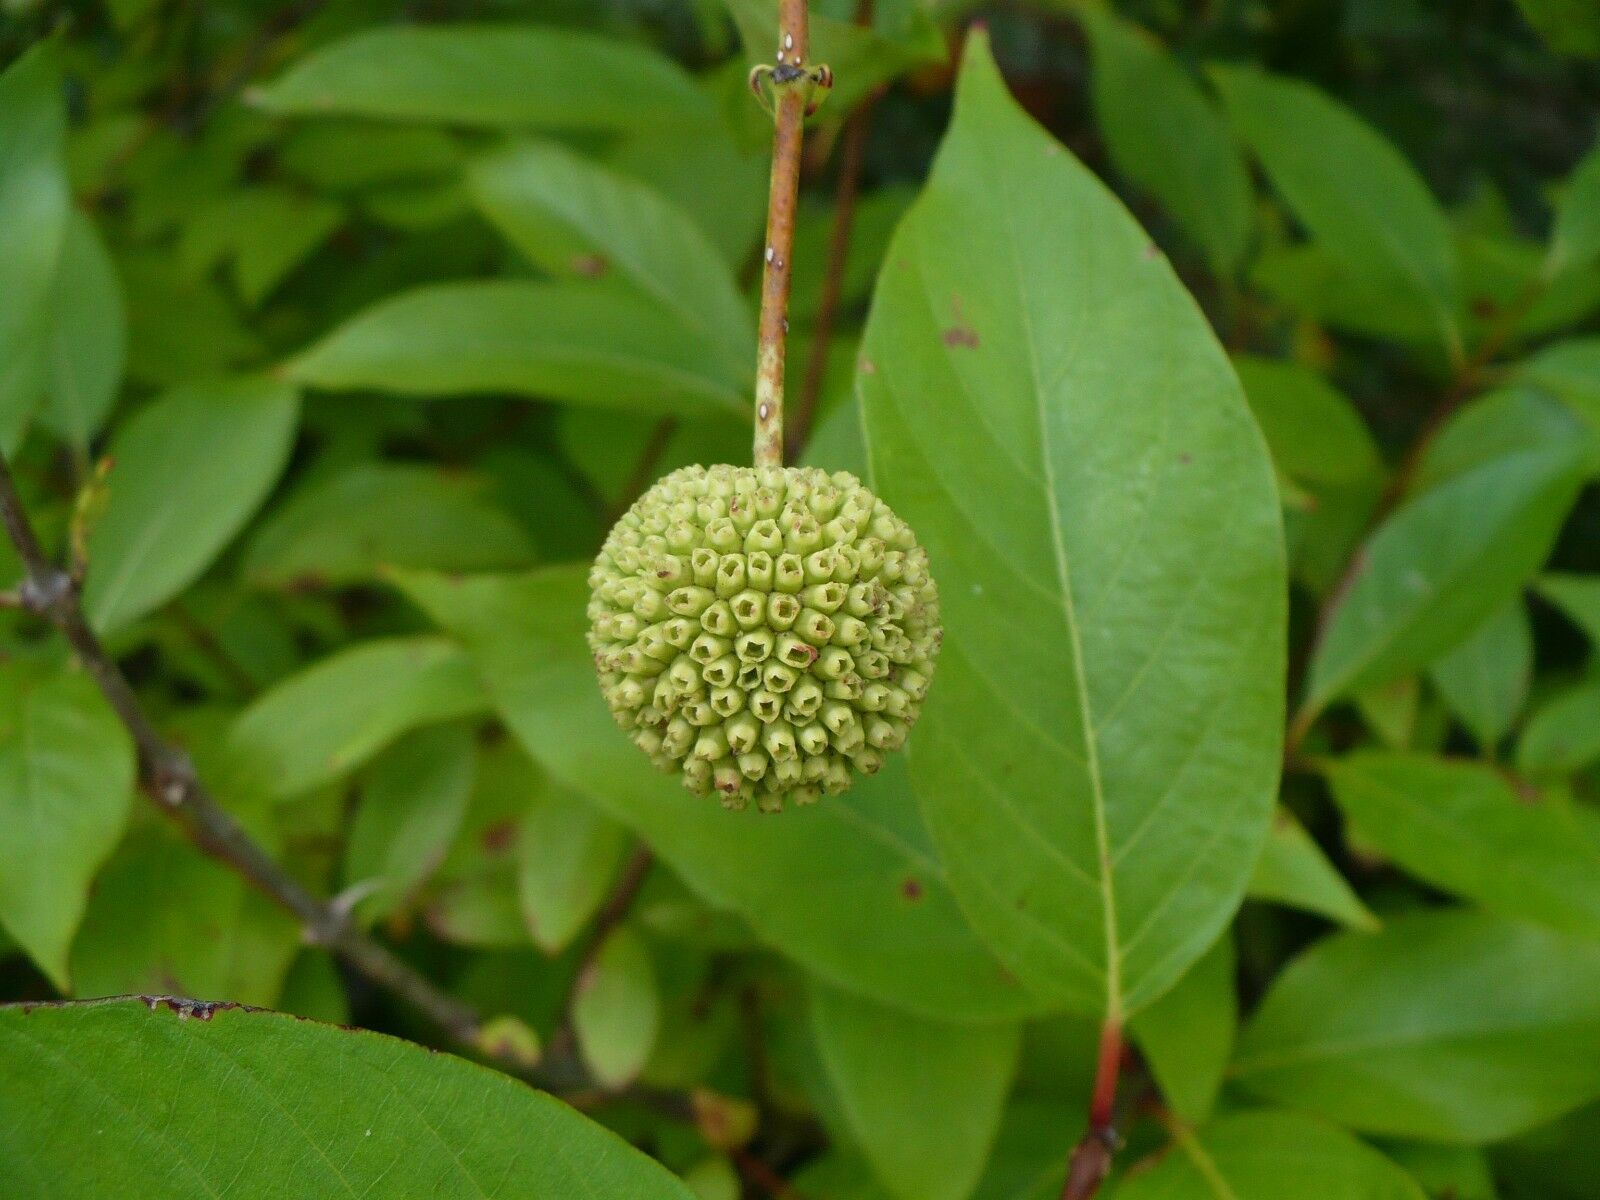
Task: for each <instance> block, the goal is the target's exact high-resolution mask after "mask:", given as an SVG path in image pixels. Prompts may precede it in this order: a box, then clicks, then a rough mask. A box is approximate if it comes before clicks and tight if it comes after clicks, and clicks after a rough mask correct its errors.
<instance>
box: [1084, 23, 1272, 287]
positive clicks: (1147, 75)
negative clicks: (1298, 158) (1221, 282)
mask: <svg viewBox="0 0 1600 1200" xmlns="http://www.w3.org/2000/svg"><path fill="white" fill-rule="evenodd" d="M1084 25H1085V28H1086V29H1087V30H1088V32H1089V41H1090V45H1091V47H1092V48H1093V51H1094V106H1095V115H1096V116H1097V117H1098V118H1099V122H1100V128H1101V132H1102V133H1104V135H1105V138H1106V144H1107V146H1108V148H1109V149H1110V151H1111V157H1112V161H1113V162H1115V163H1116V165H1117V169H1118V170H1120V171H1121V172H1122V173H1123V174H1124V175H1126V176H1127V177H1128V178H1129V179H1131V180H1133V181H1134V182H1135V183H1137V184H1138V185H1139V186H1140V187H1142V188H1145V189H1147V190H1148V191H1150V192H1151V193H1153V194H1154V195H1155V196H1156V197H1157V198H1158V199H1159V200H1160V201H1161V202H1162V204H1164V205H1165V206H1166V207H1167V209H1168V211H1170V212H1171V213H1172V216H1173V218H1174V219H1175V220H1176V221H1177V222H1178V224H1179V226H1180V227H1182V229H1183V230H1184V232H1185V233H1187V234H1188V235H1189V236H1190V237H1191V238H1193V239H1194V240H1195V242H1196V243H1197V244H1198V245H1199V246H1200V248H1201V249H1202V250H1203V251H1204V252H1205V256H1206V259H1207V261H1208V262H1209V263H1210V265H1211V269H1212V270H1213V271H1214V272H1215V273H1216V274H1218V275H1220V276H1224V277H1226V276H1229V275H1232V274H1233V273H1234V272H1235V271H1236V270H1237V269H1238V266H1239V263H1240V261H1241V260H1242V259H1243V258H1244V253H1245V250H1246V247H1247V243H1248V241H1249V238H1250V226H1251V222H1252V220H1253V218H1254V211H1253V207H1254V197H1253V196H1252V195H1251V191H1250V177H1249V175H1248V174H1247V173H1246V171H1245V165H1244V159H1243V157H1242V156H1241V155H1240V153H1239V148H1238V146H1237V145H1236V144H1235V143H1234V140H1233V135H1232V133H1231V132H1230V131H1229V129H1228V126H1227V124H1226V123H1225V122H1224V121H1223V120H1222V117H1221V115H1220V114H1219V113H1218V112H1217V110H1216V108H1215V107H1214V106H1213V105H1212V103H1211V102H1210V101H1209V100H1207V99H1206V97H1205V95H1204V94H1203V93H1202V92H1201V91H1200V88H1199V86H1198V85H1197V84H1196V83H1195V81H1194V80H1193V79H1192V78H1191V77H1190V76H1189V73H1188V72H1187V71H1186V70H1184V68H1183V67H1182V66H1180V65H1179V64H1178V62H1177V60H1176V59H1174V58H1173V57H1172V56H1171V55H1170V54H1169V53H1168V52H1167V51H1166V49H1165V48H1164V47H1163V46H1162V45H1161V44H1160V43H1159V42H1157V41H1156V40H1155V39H1154V38H1152V37H1151V36H1150V35H1149V34H1147V33H1145V32H1144V30H1142V29H1140V28H1139V27H1138V26H1137V25H1133V24H1131V23H1129V22H1124V21H1121V20H1118V19H1117V18H1116V17H1115V16H1112V15H1110V14H1109V13H1102V12H1100V11H1099V10H1096V9H1086V10H1085V18H1084Z"/></svg>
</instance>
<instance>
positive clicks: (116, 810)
mask: <svg viewBox="0 0 1600 1200" xmlns="http://www.w3.org/2000/svg"><path fill="white" fill-rule="evenodd" d="M133 777H134V761H133V745H132V742H131V741H130V740H129V738H128V735H127V733H126V732H124V730H123V728H122V725H121V724H120V723H119V722H118V720H117V718H116V716H115V714H113V713H112V711H111V709H110V708H109V707H107V705H106V703H105V701H104V700H102V699H101V698H100V693H99V691H98V690H96V688H95V685H94V683H93V681H92V680H91V679H90V678H89V677H88V676H87V675H85V674H83V673H82V672H81V671H75V670H72V671H69V670H55V671H48V672H45V671H40V670H37V669H33V668H29V667H25V666H23V665H22V664H20V663H17V662H6V663H0V926H3V927H4V929H5V931H6V932H7V933H9V934H10V935H11V937H12V938H14V939H15V940H16V942H17V944H18V945H19V946H21V947H22V949H23V950H25V951H26V952H27V954H28V957H30V958H31V959H33V961H34V962H36V963H37V964H39V968H40V970H42V971H43V972H44V973H45V974H46V975H47V976H49V978H50V981H51V982H52V983H54V984H55V985H56V987H57V988H59V989H60V990H62V991H67V990H68V989H69V988H70V986H71V984H70V983H69V979H68V971H67V950H68V948H69V947H70V946H71V945H72V938H73V935H74V934H75V933H76V932H77V930H78V925H79V923H80V922H81V921H82V919H83V911H84V907H85V903H86V901H87V899H88V894H89V885H90V883H91V881H92V880H93V879H94V876H95V873H96V872H97V871H98V870H99V869H100V865H101V864H102V863H104V862H105V860H106V859H107V857H109V856H110V854H111V851H112V849H113V847H115V846H116V844H117V842H118V840H119V839H120V838H121V837H122V829H123V826H124V825H125V824H126V823H127V820H128V808H129V803H130V800H131V798H132V796H133Z"/></svg>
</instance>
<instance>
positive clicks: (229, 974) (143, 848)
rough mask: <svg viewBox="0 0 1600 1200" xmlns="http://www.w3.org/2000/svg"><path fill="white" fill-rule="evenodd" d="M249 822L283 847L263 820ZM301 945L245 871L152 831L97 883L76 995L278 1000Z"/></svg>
mask: <svg viewBox="0 0 1600 1200" xmlns="http://www.w3.org/2000/svg"><path fill="white" fill-rule="evenodd" d="M235 815H238V814H235ZM251 825H252V828H251V832H252V833H253V834H255V835H256V836H257V838H258V840H263V841H264V842H265V844H266V845H267V846H268V847H270V848H275V847H274V846H273V841H272V839H270V838H265V837H263V832H264V831H263V830H261V829H260V828H259V827H258V826H259V823H258V822H257V821H251ZM302 945H303V939H302V937H301V930H300V927H299V925H298V924H297V923H296V921H295V919H294V918H293V917H291V916H290V915H289V914H288V913H287V912H285V911H284V910H283V909H282V908H279V907H278V905H277V904H276V903H274V902H273V901H272V900H269V899H268V898H267V897H266V896H264V895H263V894H262V893H260V892H258V891H256V890H255V889H254V888H253V887H251V886H250V885H249V884H248V883H246V882H245V881H244V879H243V878H242V877H241V876H240V875H239V873H238V872H237V871H235V870H233V869H232V868H231V867H228V866H225V865H224V864H222V863H220V862H218V861H217V860H215V859H213V858H210V857H208V856H207V855H206V854H204V853H203V852H201V851H200V850H199V849H198V848H196V847H195V846H194V845H192V844H191V843H189V842H188V841H187V840H185V839H184V838H183V837H182V836H181V835H180V834H178V833H177V832H176V831H174V830H171V829H169V828H167V827H165V826H158V825H146V826H144V827H142V828H140V829H137V830H136V831H135V832H133V833H132V834H130V835H129V837H128V838H127V840H126V841H124V842H123V844H122V846H121V847H120V848H119V849H118V851H117V853H116V854H115V855H114V856H113V857H112V859H111V861H110V862H109V863H108V864H107V865H106V867H105V869H104V870H103V871H101V873H100V875H99V878H97V879H96V880H95V886H94V892H93V893H92V895H91V896H90V898H89V908H88V911H87V912H86V913H85V914H84V918H83V928H82V929H81V930H80V931H79V933H78V937H77V940H76V941H74V942H73V944H72V982H73V990H74V993H75V994H76V995H78V996H116V995H126V994H128V993H130V992H148V991H158V992H170V993H173V994H175V995H180V996H206V997H209V998H212V999H217V1000H233V1001H237V1002H238V1003H241V1004H259V1005H270V1004H276V1003H278V1000H279V996H280V994H281V992H282V990H283V984H284V979H285V977H286V975H287V973H288V970H289V965H290V963H292V962H293V961H294V957H295V954H296V952H297V951H299V950H300V949H301V947H302ZM0 1158H3V1152H0Z"/></svg>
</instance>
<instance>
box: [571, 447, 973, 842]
mask: <svg viewBox="0 0 1600 1200" xmlns="http://www.w3.org/2000/svg"><path fill="white" fill-rule="evenodd" d="M589 587H590V600H589V621H590V627H589V646H590V648H591V649H592V650H593V651H594V659H595V666H596V668H597V669H598V671H599V674H600V688H601V691H602V692H603V693H604V695H605V698H606V703H607V704H608V705H609V706H610V708H611V712H612V715H613V716H614V717H616V720H617V724H618V725H620V726H621V727H622V728H623V729H624V730H626V731H627V732H628V733H629V734H631V735H632V737H633V740H634V742H635V743H636V744H637V745H638V746H639V747H640V748H641V749H642V750H644V751H645V753H647V754H648V755H649V756H650V758H651V761H653V762H654V763H655V764H656V765H657V766H659V767H660V768H662V769H663V770H666V771H676V772H678V773H680V774H681V775H682V777H683V782H684V786H685V787H687V788H688V789H689V790H690V791H691V792H694V793H695V794H696V795H700V796H708V795H711V794H712V793H716V794H717V795H719V796H720V797H721V799H722V803H723V804H724V805H725V806H726V807H728V808H743V807H745V805H746V804H748V803H749V802H750V801H751V800H752V799H754V800H755V801H756V803H757V805H758V806H759V807H760V808H762V809H763V810H766V811H773V812H776V811H778V810H780V809H782V807H783V804H784V801H785V800H792V801H794V802H795V803H797V804H806V803H810V802H812V801H814V800H816V799H817V798H818V797H819V796H821V795H822V794H823V793H824V792H826V793H828V794H829V795H837V794H838V793H840V792H843V791H844V790H846V789H847V788H848V787H849V786H850V784H851V782H852V781H853V780H854V777H855V772H857V771H859V772H862V773H864V774H868V775H870V774H872V773H873V772H875V771H877V770H878V768H879V767H880V766H882V765H883V756H884V755H885V754H887V753H890V752H892V751H894V750H898V749H899V748H900V746H901V745H902V744H903V743H904V742H905V738H906V733H907V731H908V730H909V729H910V728H911V726H912V725H913V724H914V723H915V722H916V719H917V716H918V714H919V713H920V712H921V711H922V700H923V697H924V696H925V695H927V691H928V681H929V679H930V678H931V677H932V674H933V665H934V661H935V659H937V657H938V655H939V642H940V639H941V637H942V636H943V633H942V631H941V629H940V627H939V593H938V589H937V588H936V587H935V586H934V582H933V578H932V576H930V575H929V573H928V553H927V551H926V550H924V549H923V548H922V547H921V546H919V545H918V544H917V540H916V538H915V537H914V536H912V533H911V528H910V526H908V525H907V524H906V523H905V522H904V521H902V520H901V519H900V518H899V517H897V516H895V515H894V513H893V512H891V511H890V509H889V506H888V505H887V504H885V503H884V502H883V501H882V500H880V499H878V498H877V497H876V496H874V495H873V494H872V493H871V492H870V491H868V490H867V489H866V487H864V486H863V485H862V483H861V481H860V480H859V479H857V478H856V477H855V476H854V475H851V474H849V473H847V472H844V471H839V472H835V473H834V474H831V475H830V474H828V473H827V472H826V471H821V470H817V469H816V468H814V467H783V468H780V467H760V468H757V467H734V466H714V467H684V468H683V469H682V470H679V471H674V472H673V473H672V474H670V475H668V476H667V477H666V478H665V479H662V480H661V481H660V482H658V483H657V484H656V485H655V486H654V487H653V488H651V489H650V490H649V491H648V492H646V493H645V494H644V495H643V496H641V497H640V498H639V501H638V502H637V503H636V504H635V505H634V506H633V507H632V508H631V509H629V510H628V511H627V513H625V514H624V515H623V517H622V519H621V520H619V521H618V522H617V524H616V526H615V527H614V528H613V529H612V530H611V533H610V535H609V536H608V537H607V538H606V543H605V545H604V546H603V547H602V548H601V550H600V554H599V556H598V557H597V558H596V559H595V562H594V567H593V568H592V569H591V570H590V572H589Z"/></svg>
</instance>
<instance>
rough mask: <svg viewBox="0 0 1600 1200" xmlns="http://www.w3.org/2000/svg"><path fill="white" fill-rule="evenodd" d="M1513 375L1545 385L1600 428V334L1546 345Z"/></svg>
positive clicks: (1596, 427)
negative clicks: (1599, 335)
mask: <svg viewBox="0 0 1600 1200" xmlns="http://www.w3.org/2000/svg"><path fill="white" fill-rule="evenodd" d="M1514 378H1515V379H1518V380H1521V381H1523V382H1526V383H1532V384H1535V385H1537V386H1539V387H1541V388H1544V389H1546V390H1547V391H1549V392H1550V393H1551V394H1553V395H1554V396H1556V397H1557V398H1558V399H1560V400H1561V402H1562V403H1563V404H1565V405H1566V406H1567V407H1568V408H1570V409H1571V410H1572V411H1573V412H1575V413H1577V414H1578V415H1579V416H1580V417H1582V418H1583V419H1584V420H1585V421H1586V422H1587V423H1588V424H1589V426H1590V428H1592V429H1595V430H1600V337H1585V338H1572V339H1571V340H1569V341H1565V342H1557V343H1556V344H1555V345H1553V346H1546V347H1545V348H1544V349H1543V350H1541V351H1539V353H1537V354H1535V355H1534V356H1533V357H1532V358H1530V359H1528V360H1527V361H1526V362H1524V363H1522V364H1521V366H1520V367H1519V368H1517V370H1516V372H1515V374H1514Z"/></svg>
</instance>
